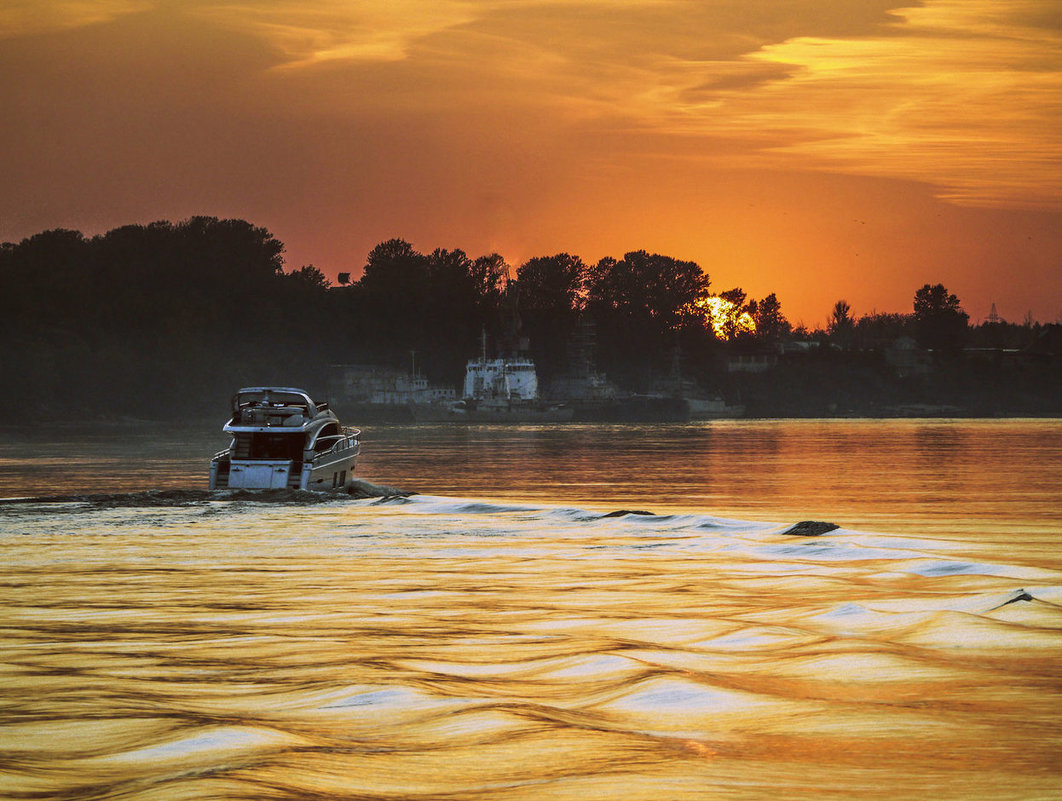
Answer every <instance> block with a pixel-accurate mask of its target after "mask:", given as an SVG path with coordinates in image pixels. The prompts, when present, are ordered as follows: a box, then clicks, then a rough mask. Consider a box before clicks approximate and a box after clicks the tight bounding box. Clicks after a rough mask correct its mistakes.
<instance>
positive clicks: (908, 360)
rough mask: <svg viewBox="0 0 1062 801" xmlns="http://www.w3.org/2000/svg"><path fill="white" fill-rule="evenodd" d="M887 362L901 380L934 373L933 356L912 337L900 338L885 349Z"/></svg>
mask: <svg viewBox="0 0 1062 801" xmlns="http://www.w3.org/2000/svg"><path fill="white" fill-rule="evenodd" d="M885 361H886V362H887V363H888V365H889V367H891V368H892V369H893V372H895V373H896V375H897V376H899V377H900V378H906V377H907V376H913V375H929V373H931V372H933V356H932V354H931V353H930V352H929V351H927V350H923V349H922V348H920V347H918V343H917V342H915V341H914V340H913V339H912V338H911V337H900V338H899V339H897V340H895V341H893V343H892V344H891V345H889V347H887V348H886V349H885Z"/></svg>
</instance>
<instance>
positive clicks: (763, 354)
mask: <svg viewBox="0 0 1062 801" xmlns="http://www.w3.org/2000/svg"><path fill="white" fill-rule="evenodd" d="M777 364H778V353H777V351H773V350H771V351H766V350H764V351H757V352H754V353H734V354H731V355H730V357H729V358H728V359H727V361H726V371H727V372H728V373H765V372H767V371H768V370H770V369H771V368H772V367H774V366H775V365H777Z"/></svg>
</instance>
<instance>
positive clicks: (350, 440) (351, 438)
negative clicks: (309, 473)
mask: <svg viewBox="0 0 1062 801" xmlns="http://www.w3.org/2000/svg"><path fill="white" fill-rule="evenodd" d="M351 431H353V432H356V433H351ZM359 434H361V432H360V431H358V429H356V428H355V429H348V430H347V431H346V432H344V433H342V434H329V435H328V436H326V437H319V438H318V439H317V446H316V447H315V448H314V450H315V451H316V454H315V455H317V456H322V455H325V454H329V453H336V452H337V451H343V450H347V449H348V448H353V447H354V446H355V445H357V444H358V435H359ZM330 440H335V441H334V442H332V444H331V445H330V446H329V447H327V448H323V447H322V443H324V444H327V443H328V442H329V441H330Z"/></svg>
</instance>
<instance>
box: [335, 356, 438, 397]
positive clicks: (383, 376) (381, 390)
mask: <svg viewBox="0 0 1062 801" xmlns="http://www.w3.org/2000/svg"><path fill="white" fill-rule="evenodd" d="M328 383H329V393H330V397H331V398H332V400H333V401H334V402H336V403H343V404H347V405H350V404H358V405H362V404H372V405H379V406H405V405H408V404H411V403H441V402H452V401H454V400H456V399H457V392H456V391H455V390H454V389H453V388H452V387H437V386H432V385H431V384H429V383H428V379H427V378H425V377H424V376H422V375H420V374H411V373H409V372H406V371H405V370H396V369H394V368H390V367H375V366H372V365H363V364H336V365H332V367H331V368H330V372H329V382H328Z"/></svg>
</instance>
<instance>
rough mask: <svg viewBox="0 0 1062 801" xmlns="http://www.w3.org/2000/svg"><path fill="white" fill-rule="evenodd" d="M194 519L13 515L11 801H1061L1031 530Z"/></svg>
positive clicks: (427, 515)
mask: <svg viewBox="0 0 1062 801" xmlns="http://www.w3.org/2000/svg"><path fill="white" fill-rule="evenodd" d="M432 435H433V436H434V434H432ZM462 436H467V434H465V435H462ZM477 436H484V435H483V434H480V435H477ZM548 439H549V437H548V436H547V440H548ZM476 447H477V448H480V447H483V445H482V441H480V443H479V444H477V445H476ZM508 458H517V457H516V456H513V457H506V459H503V460H500V463H502V464H503V467H502V469H503V470H504V469H505V468H504V463H505V461H506V460H507V459H508ZM176 501H180V502H176ZM176 501H175V503H174V504H173V505H171V506H165V505H163V506H158V507H151V508H144V507H140V506H137V505H136V504H135V499H131V502H130V503H129V504H127V505H120V504H119V505H115V504H113V503H109V502H108V503H98V502H95V501H86V502H82V503H68V504H49V505H47V506H46V507H45V508H41V507H38V506H36V505H34V504H28V505H14V504H9V505H5V506H2V507H0V531H3V532H4V534H2V535H0V559H2V560H3V563H4V564H5V566H6V567H5V574H4V577H3V579H2V580H0V627H2V629H3V631H4V642H3V648H4V659H3V668H2V670H3V676H4V680H3V682H2V684H0V703H2V705H3V709H4V719H3V724H2V725H3V732H2V733H3V739H2V745H0V752H2V761H0V795H4V796H6V797H13V798H17V797H46V798H84V799H116V800H117V799H134V800H135V801H147V800H148V799H158V798H225V799H229V798H231V799H252V798H254V799H260V798H277V799H301V798H317V799H349V798H408V799H425V800H427V799H434V798H440V797H451V798H484V799H487V798H490V799H539V798H577V797H590V798H623V799H643V798H644V799H657V798H661V797H665V798H673V799H698V798H704V797H706V795H707V796H708V797H713V796H715V795H721V796H725V797H733V798H750V799H751V798H768V797H769V798H808V799H811V798H821V797H823V796H824V795H829V794H833V795H837V796H839V797H859V798H869V799H905V798H912V797H920V796H921V795H922V794H925V793H931V794H932V795H933V797H935V798H942V799H961V798H968V797H969V795H970V790H971V788H976V795H977V797H979V798H1037V797H1038V798H1047V797H1052V796H1054V795H1056V794H1057V793H1058V792H1059V791H1062V772H1060V769H1059V765H1058V760H1057V753H1058V748H1059V746H1060V745H1062V736H1060V734H1059V733H1060V732H1062V682H1060V681H1059V675H1058V671H1057V665H1058V660H1059V658H1060V657H1062V637H1060V636H1059V634H1060V633H1062V570H1060V569H1059V563H1058V559H1057V556H1056V557H1054V558H1053V562H1052V563H1051V564H1046V563H1045V564H1041V565H1036V564H1032V562H1035V561H1036V559H1035V558H1032V559H1030V558H1029V556H1028V553H1027V548H1028V544H1027V543H1026V542H1025V541H1024V540H1023V539H1021V538H1020V537H1012V538H1011V540H1010V541H1009V542H1007V543H1005V544H1001V545H991V544H988V545H982V546H981V547H980V548H979V549H972V550H971V549H970V548H968V547H966V546H963V545H959V544H956V543H952V542H946V541H941V540H934V539H930V538H919V537H913V536H888V535H883V534H876V533H871V532H852V531H842V532H838V533H836V534H834V535H831V536H827V537H822V538H814V539H803V538H793V537H785V536H781V535H779V534H778V533H777V531H776V530H774V529H772V527H770V526H768V525H762V524H746V523H740V522H734V521H728V520H723V519H719V518H715V517H709V516H705V515H703V514H674V515H668V516H656V517H647V516H640V515H626V516H618V517H608V516H604V515H602V514H600V513H596V514H595V513H590V512H588V511H586V510H585V509H580V508H577V507H575V506H572V507H561V508H558V507H557V506H555V505H536V504H534V503H531V502H528V501H526V500H521V501H520V502H519V503H516V502H513V503H506V502H505V501H503V500H499V499H498V498H494V499H492V500H490V501H482V502H476V501H474V500H471V499H468V498H445V499H433V498H430V497H420V498H414V499H410V500H409V501H407V502H405V503H389V504H382V505H374V504H372V503H371V502H351V501H330V502H325V503H321V504H312V505H301V506H298V505H290V504H268V503H257V504H250V503H244V502H240V501H222V500H218V499H216V498H214V497H212V496H209V495H207V494H204V495H203V496H201V497H198V498H191V497H189V498H185V499H184V500H181V499H176ZM15 530H18V531H19V532H20V533H19V534H18V535H17V536H16V535H13V534H12V533H10V532H13V531H15ZM1019 590H1022V591H1024V595H1023V597H1020V596H1019Z"/></svg>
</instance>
